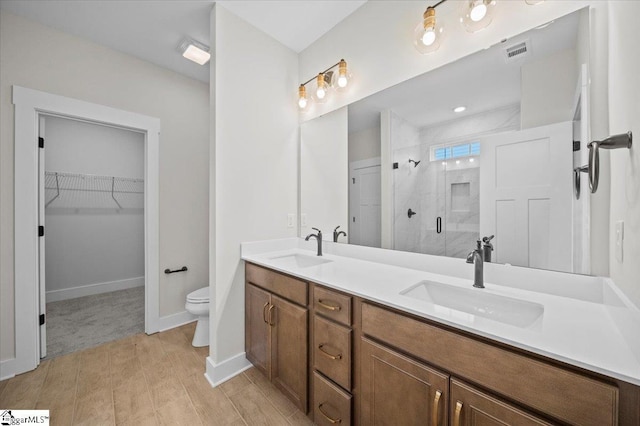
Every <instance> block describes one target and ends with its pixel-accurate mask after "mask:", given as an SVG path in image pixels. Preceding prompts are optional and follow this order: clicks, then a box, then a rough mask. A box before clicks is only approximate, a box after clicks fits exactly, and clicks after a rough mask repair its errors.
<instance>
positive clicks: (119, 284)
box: [47, 277, 144, 303]
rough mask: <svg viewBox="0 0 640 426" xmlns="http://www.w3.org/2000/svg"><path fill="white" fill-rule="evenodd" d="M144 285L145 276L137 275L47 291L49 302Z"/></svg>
mask: <svg viewBox="0 0 640 426" xmlns="http://www.w3.org/2000/svg"><path fill="white" fill-rule="evenodd" d="M143 286H144V277H136V278H128V279H126V280H118V281H107V282H105V283H96V284H87V285H81V286H78V287H72V288H63V289H61V290H51V291H47V303H49V302H57V301H60V300H67V299H75V298H76V297H82V296H92V295H94V294H100V293H109V292H112V291H117V290H126V289H129V288H134V287H143Z"/></svg>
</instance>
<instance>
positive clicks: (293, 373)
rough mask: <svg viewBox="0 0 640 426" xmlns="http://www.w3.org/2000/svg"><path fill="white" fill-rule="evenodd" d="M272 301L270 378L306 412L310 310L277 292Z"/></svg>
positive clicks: (270, 317) (270, 315) (270, 318)
mask: <svg viewBox="0 0 640 426" xmlns="http://www.w3.org/2000/svg"><path fill="white" fill-rule="evenodd" d="M271 304H272V305H273V307H274V309H272V310H271V313H270V314H269V315H268V316H269V321H270V323H271V325H272V330H271V360H272V365H271V381H272V382H273V384H274V385H275V386H276V387H278V389H280V390H281V391H282V392H284V393H285V394H286V395H287V396H288V397H289V399H291V400H292V401H293V402H294V404H295V405H296V406H297V407H298V408H299V409H300V410H302V412H303V413H306V412H307V374H308V370H307V364H308V362H307V347H308V344H309V342H308V338H307V336H308V332H307V329H308V317H309V311H308V310H307V309H306V308H303V307H300V306H298V305H294V304H293V303H291V302H287V301H286V300H284V299H282V298H280V297H278V296H276V295H272V296H271Z"/></svg>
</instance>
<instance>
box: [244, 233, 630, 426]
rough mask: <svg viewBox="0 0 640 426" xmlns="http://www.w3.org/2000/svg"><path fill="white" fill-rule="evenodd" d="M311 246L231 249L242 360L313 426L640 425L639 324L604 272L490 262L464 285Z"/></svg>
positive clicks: (459, 276)
mask: <svg viewBox="0 0 640 426" xmlns="http://www.w3.org/2000/svg"><path fill="white" fill-rule="evenodd" d="M312 248H313V243H311V244H309V243H305V242H304V241H302V240H299V239H286V240H276V241H272V242H258V243H247V244H243V248H242V250H243V254H242V257H243V259H244V260H245V261H246V287H245V297H246V313H245V315H246V324H245V326H246V341H245V342H246V353H247V358H248V359H249V360H250V361H251V362H252V363H253V364H254V365H255V366H256V368H258V369H259V370H261V371H262V372H263V373H264V374H265V375H266V376H267V377H268V378H269V379H270V380H271V381H272V382H273V383H274V385H275V386H277V387H278V388H279V389H280V390H282V391H283V392H284V393H285V394H286V395H287V396H288V397H289V398H290V399H291V400H292V401H293V402H294V404H296V406H297V407H298V408H299V409H301V410H302V411H303V412H305V413H307V414H308V416H309V417H310V418H311V419H312V420H313V421H314V422H315V423H316V424H319V425H330V424H340V425H349V424H361V425H369V424H416V423H420V424H425V423H426V424H429V425H455V426H460V425H487V424H488V425H493V424H496V425H497V424H511V425H516V424H517V425H521V424H522V425H529V424H531V425H540V424H575V425H598V426H602V425H637V424H639V423H640V361H639V358H638V352H637V350H638V346H639V344H640V342H638V339H637V330H638V325H639V324H640V320H639V316H638V312H637V310H636V309H635V308H634V307H633V306H630V305H628V304H627V302H626V300H625V299H624V297H623V296H622V295H620V294H618V293H617V291H616V289H615V286H613V285H612V283H610V282H609V281H608V280H606V279H602V278H597V277H588V276H576V275H570V274H561V273H554V272H549V271H536V270H531V269H525V268H516V267H510V266H506V265H493V264H492V265H487V266H488V270H487V279H486V280H485V281H486V283H487V288H485V289H473V288H472V283H473V280H472V274H473V272H472V266H471V265H466V264H464V261H462V260H459V259H447V260H444V259H442V258H435V259H432V256H427V255H415V254H408V253H397V252H389V251H387V250H381V249H370V248H362V247H360V248H356V247H353V246H346V245H336V244H331V243H328V244H327V247H326V249H325V255H324V256H322V257H318V256H316V255H315V251H313V249H312ZM433 262H437V264H438V265H439V266H433V265H435V263H433ZM447 271H448V272H449V273H448V274H445V272H447ZM434 272H436V273H434ZM503 280H507V281H509V280H515V281H517V283H515V284H514V285H509V284H508V283H504V282H502V281H503ZM549 280H551V281H549ZM515 281H514V282H515ZM536 281H537V282H538V283H539V286H538V287H539V291H533V290H532V288H531V286H530V284H529V283H533V282H536ZM633 333H635V334H633Z"/></svg>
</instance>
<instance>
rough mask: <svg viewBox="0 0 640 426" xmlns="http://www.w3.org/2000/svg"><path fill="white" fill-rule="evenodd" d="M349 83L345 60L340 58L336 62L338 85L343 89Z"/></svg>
mask: <svg viewBox="0 0 640 426" xmlns="http://www.w3.org/2000/svg"><path fill="white" fill-rule="evenodd" d="M347 84H349V74H348V72H347V61H345V60H344V59H340V63H339V64H338V87H339V88H341V89H344V88H345V87H347Z"/></svg>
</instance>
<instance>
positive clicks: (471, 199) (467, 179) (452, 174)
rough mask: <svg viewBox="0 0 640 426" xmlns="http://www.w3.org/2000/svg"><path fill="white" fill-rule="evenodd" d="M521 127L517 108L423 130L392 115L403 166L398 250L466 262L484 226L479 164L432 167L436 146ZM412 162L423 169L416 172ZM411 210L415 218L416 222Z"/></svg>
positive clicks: (397, 179)
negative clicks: (432, 156) (481, 212)
mask: <svg viewBox="0 0 640 426" xmlns="http://www.w3.org/2000/svg"><path fill="white" fill-rule="evenodd" d="M519 123H520V107H519V106H518V105H515V106H508V107H505V108H501V109H497V110H493V111H489V112H485V113H481V114H476V115H473V116H468V117H465V118H461V119H458V120H454V121H449V122H446V123H443V124H438V125H434V126H430V127H424V128H418V127H417V126H415V125H413V124H411V123H409V122H408V121H406V120H404V119H403V118H402V117H400V116H398V115H396V114H392V119H391V149H392V161H393V162H397V163H398V168H397V169H395V170H394V171H393V176H394V179H393V203H394V248H395V249H396V250H403V251H412V252H418V253H426V254H433V255H441V256H450V257H460V258H462V257H465V256H466V255H467V253H469V251H471V250H472V249H473V248H474V247H475V241H476V239H477V238H478V237H479V234H478V229H479V223H480V211H479V202H480V194H479V183H480V163H479V158H478V157H475V158H474V161H473V162H470V161H469V158H465V159H460V162H459V163H458V164H456V161H455V160H453V161H447V162H446V164H443V162H441V161H430V159H429V157H430V149H431V146H432V145H440V144H449V143H456V142H467V141H468V142H471V141H473V140H476V139H477V138H479V137H481V136H485V135H490V134H494V133H499V132H503V131H510V130H518V129H519ZM480 149H482V147H481V148H480ZM409 159H412V160H414V161H420V163H419V164H418V165H417V166H414V163H410V162H409ZM409 209H411V210H412V212H415V213H416V214H415V215H412V217H411V218H409V215H408V211H409ZM438 217H440V218H441V221H442V226H441V232H440V233H438V232H437V218H438Z"/></svg>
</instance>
